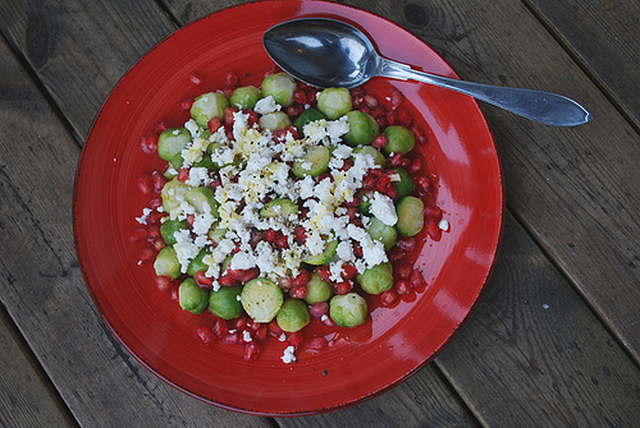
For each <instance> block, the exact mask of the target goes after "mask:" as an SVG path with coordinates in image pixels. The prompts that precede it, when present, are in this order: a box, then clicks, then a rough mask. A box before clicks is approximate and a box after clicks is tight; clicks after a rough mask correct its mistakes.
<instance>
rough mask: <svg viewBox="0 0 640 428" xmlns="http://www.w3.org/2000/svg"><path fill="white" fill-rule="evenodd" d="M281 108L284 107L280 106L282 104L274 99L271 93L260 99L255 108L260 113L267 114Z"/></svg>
mask: <svg viewBox="0 0 640 428" xmlns="http://www.w3.org/2000/svg"><path fill="white" fill-rule="evenodd" d="M281 108H282V107H280V104H278V103H276V100H274V99H273V97H272V96H271V95H269V96H266V97H264V98H262V99H260V100H258V102H257V103H256V106H255V108H254V109H253V110H254V111H255V112H256V113H258V114H267V113H273V112H274V111H278V110H280V109H281Z"/></svg>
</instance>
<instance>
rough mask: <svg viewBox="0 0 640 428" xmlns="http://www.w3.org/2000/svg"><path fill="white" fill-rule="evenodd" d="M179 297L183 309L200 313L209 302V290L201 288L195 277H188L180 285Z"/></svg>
mask: <svg viewBox="0 0 640 428" xmlns="http://www.w3.org/2000/svg"><path fill="white" fill-rule="evenodd" d="M178 299H179V301H180V307H181V308H182V309H184V310H185V311H189V312H191V313H193V314H199V313H200V312H202V311H204V310H205V309H206V307H207V305H208V304H209V290H205V289H204V288H200V287H199V286H198V284H196V281H195V280H194V279H193V278H188V279H185V280H184V281H183V282H182V284H180V287H178Z"/></svg>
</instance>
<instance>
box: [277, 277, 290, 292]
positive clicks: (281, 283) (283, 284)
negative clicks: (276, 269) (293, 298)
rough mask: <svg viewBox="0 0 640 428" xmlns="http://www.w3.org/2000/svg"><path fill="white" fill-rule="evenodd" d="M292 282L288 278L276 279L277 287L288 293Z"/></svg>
mask: <svg viewBox="0 0 640 428" xmlns="http://www.w3.org/2000/svg"><path fill="white" fill-rule="evenodd" d="M292 281H293V280H292V279H291V278H290V277H287V276H281V277H280V279H278V287H280V289H281V290H282V291H289V290H290V289H291V283H292Z"/></svg>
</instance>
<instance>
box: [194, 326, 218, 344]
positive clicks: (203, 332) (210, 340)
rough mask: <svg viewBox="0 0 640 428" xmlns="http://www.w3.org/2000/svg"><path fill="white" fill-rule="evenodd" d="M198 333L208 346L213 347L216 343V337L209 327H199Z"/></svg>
mask: <svg viewBox="0 0 640 428" xmlns="http://www.w3.org/2000/svg"><path fill="white" fill-rule="evenodd" d="M196 333H197V334H198V337H199V338H200V340H202V342H203V343H204V344H205V345H206V346H211V345H213V344H214V342H215V341H216V336H215V335H214V334H213V331H211V329H210V328H207V327H198V328H197V329H196Z"/></svg>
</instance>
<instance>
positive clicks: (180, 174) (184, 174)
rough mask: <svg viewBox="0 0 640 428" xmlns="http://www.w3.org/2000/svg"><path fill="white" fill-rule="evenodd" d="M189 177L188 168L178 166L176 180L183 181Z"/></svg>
mask: <svg viewBox="0 0 640 428" xmlns="http://www.w3.org/2000/svg"><path fill="white" fill-rule="evenodd" d="M188 179H189V168H180V170H179V171H178V181H181V182H183V183H184V182H185V181H187V180H188Z"/></svg>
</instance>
